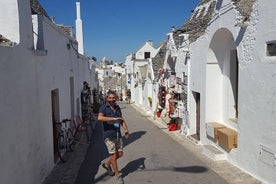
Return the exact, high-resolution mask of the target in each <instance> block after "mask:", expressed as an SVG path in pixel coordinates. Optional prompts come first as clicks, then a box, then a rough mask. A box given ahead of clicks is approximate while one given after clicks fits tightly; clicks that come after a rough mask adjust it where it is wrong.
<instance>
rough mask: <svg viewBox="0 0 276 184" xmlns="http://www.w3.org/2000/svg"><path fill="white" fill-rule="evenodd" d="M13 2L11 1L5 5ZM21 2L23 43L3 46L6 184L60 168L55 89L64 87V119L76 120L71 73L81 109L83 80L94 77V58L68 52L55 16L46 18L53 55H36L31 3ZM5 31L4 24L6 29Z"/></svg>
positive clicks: (1, 160) (1, 158)
mask: <svg viewBox="0 0 276 184" xmlns="http://www.w3.org/2000/svg"><path fill="white" fill-rule="evenodd" d="M9 2H10V0H5V1H4V2H3V1H2V2H1V3H0V4H1V5H2V4H3V3H4V4H5V3H7V4H9ZM16 3H18V7H19V30H20V35H18V38H20V42H19V45H18V46H15V47H3V46H0V53H1V58H0V60H1V62H0V69H1V72H0V84H1V86H2V87H1V90H0V102H1V107H0V108H1V110H0V117H1V118H2V123H1V125H0V141H1V151H0V165H1V168H0V170H1V172H0V173H1V174H0V183H5V184H14V183H28V184H37V183H41V182H42V181H43V180H44V178H45V177H46V176H47V175H48V174H49V173H50V171H51V169H52V168H53V167H54V155H53V153H54V151H53V127H52V109H51V91H52V90H54V89H56V88H58V89H59V110H60V119H63V118H70V117H71V103H70V99H71V96H70V82H69V81H70V77H74V87H75V88H74V99H75V107H74V110H75V112H77V103H76V102H77V98H79V95H80V90H81V88H82V82H83V81H84V80H87V81H91V77H90V76H91V75H90V71H89V69H88V68H89V67H88V59H86V58H84V57H83V56H79V57H78V56H77V54H76V52H75V51H74V50H73V49H72V48H71V49H70V50H68V49H67V46H66V45H67V43H68V42H69V40H70V38H69V37H68V36H66V35H65V33H64V32H62V31H61V30H59V29H58V28H56V27H55V26H54V25H53V24H52V23H51V22H50V21H49V20H46V19H44V20H43V27H44V41H45V42H44V43H45V49H46V50H47V54H42V55H40V54H41V52H39V53H40V54H37V52H36V53H35V52H34V51H33V50H32V48H34V44H33V43H34V41H33V32H32V20H31V12H30V1H29V0H20V1H18V2H16ZM16 3H15V4H16ZM9 5H10V4H9ZM12 6H14V4H13V5H12ZM16 10H17V9H16V8H14V7H13V8H11V9H10V11H14V12H11V13H10V14H9V15H10V16H9V17H13V16H14V15H15V16H17V14H18V12H17V11H16ZM3 19H6V20H7V17H6V16H5V15H3V14H2V13H0V20H3ZM33 23H34V24H37V23H36V22H35V21H34V22H33ZM34 27H35V26H34ZM2 30H3V26H0V33H2ZM43 53H45V52H43ZM91 84H92V83H91Z"/></svg>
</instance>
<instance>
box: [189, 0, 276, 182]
mask: <svg viewBox="0 0 276 184" xmlns="http://www.w3.org/2000/svg"><path fill="white" fill-rule="evenodd" d="M229 3H231V1H230V0H227V1H223V4H222V7H228V6H229V5H231V4H229ZM275 5H276V2H275V1H273V0H265V1H256V3H255V6H254V11H253V12H252V14H251V17H250V25H249V26H248V27H247V28H246V29H244V30H242V29H241V28H240V27H235V26H234V25H235V24H236V22H235V20H236V16H237V11H234V10H230V11H227V12H224V13H222V12H221V14H220V17H218V18H217V19H215V21H213V22H212V24H211V25H210V26H209V27H208V32H207V33H206V34H205V35H204V36H202V37H201V38H199V39H198V40H197V41H196V42H194V43H192V44H191V47H190V49H191V81H190V83H189V85H190V88H191V90H190V93H191V92H199V93H200V95H201V96H200V101H201V106H200V112H201V113H200V122H201V131H200V135H201V144H212V142H211V141H210V140H209V139H207V138H206V130H205V123H206V122H208V121H212V120H218V121H219V120H220V121H221V123H224V124H226V125H227V126H229V127H231V128H233V129H236V130H237V131H238V148H237V149H232V150H231V151H230V152H226V154H227V159H228V161H230V162H232V163H233V164H235V165H237V166H238V167H240V168H241V169H242V170H244V171H247V172H249V173H251V174H252V175H253V176H255V177H257V178H259V179H260V180H262V181H264V182H265V183H275V181H276V167H275V159H274V158H273V157H275V156H273V155H275V154H276V144H275V142H276V136H275V135H276V127H275V126H274V125H275V119H276V115H275V103H274V102H275V100H276V96H275V91H276V85H275V69H276V59H275V57H267V56H266V43H267V42H270V41H274V40H275V38H276V36H275V35H276V31H275V30H276V25H275V24H274V20H275V18H276V15H275V13H273V12H274V8H273V7H275ZM229 9H231V8H229ZM218 31H222V32H223V35H224V36H225V37H224V38H227V39H228V40H225V41H223V40H224V39H219V38H220V36H218V34H217V33H219V32H218ZM243 31H245V32H244V33H243ZM223 35H222V36H223ZM231 37H232V38H233V40H234V41H231ZM221 38H223V37H221ZM213 39H218V40H217V41H215V42H212V41H214V40H213ZM214 43H215V45H214ZM220 43H224V45H223V47H220V46H219V44H220ZM233 44H234V45H235V46H236V48H237V54H238V60H239V93H238V100H239V102H238V107H239V108H238V110H239V116H238V123H237V124H236V123H232V124H231V122H230V121H227V113H226V111H227V112H230V113H231V109H227V110H225V109H214V108H216V107H217V106H218V107H224V108H228V107H230V105H231V104H229V102H228V100H230V101H231V98H232V97H231V96H227V95H226V93H227V90H226V89H225V88H223V87H222V86H221V84H226V85H228V84H227V81H225V79H226V80H227V76H226V78H223V77H221V78H216V76H219V75H218V73H220V72H223V71H221V69H223V70H225V71H226V70H229V68H228V69H227V67H229V65H228V64H227V63H225V62H228V61H229V57H230V56H223V59H221V58H220V56H218V55H214V53H212V52H211V51H210V49H211V50H216V51H217V53H216V54H227V52H228V54H229V50H231V49H233ZM215 47H216V48H220V49H221V51H219V50H218V49H213V48H215ZM221 60H223V64H224V66H223V67H222V68H214V67H215V66H216V65H213V67H206V63H208V62H212V61H213V62H217V61H221ZM220 75H221V74H220ZM228 77H229V76H228ZM216 80H220V81H217V82H216ZM208 81H209V82H208ZM210 81H212V82H210ZM228 86H229V85H228ZM220 90H222V91H220ZM216 94H217V95H221V98H217V97H215V96H216ZM212 96H213V97H212ZM219 99H220V100H219ZM190 100H191V105H190V117H191V119H190V122H191V124H192V129H194V130H195V111H194V107H195V102H194V99H193V98H191V99H190ZM225 104H226V105H225ZM227 104H228V105H229V106H228V105H227ZM215 111H216V112H217V114H215V113H214V112H215ZM262 147H265V150H264V149H262ZM218 148H219V149H220V147H218ZM266 151H268V152H266ZM265 152H266V154H268V155H269V156H268V157H265V156H264V155H265V154H264V153H265Z"/></svg>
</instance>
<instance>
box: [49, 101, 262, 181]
mask: <svg viewBox="0 0 276 184" xmlns="http://www.w3.org/2000/svg"><path fill="white" fill-rule="evenodd" d="M119 105H120V106H121V109H122V112H123V115H124V118H125V120H126V122H127V124H128V126H129V130H130V131H131V137H130V138H129V139H128V140H125V149H124V156H123V158H121V159H120V160H119V162H118V164H119V169H120V170H121V172H122V176H123V177H124V180H125V183H136V184H143V183H158V184H169V183H170V184H172V183H174V184H183V183H189V184H192V183H205V184H206V183H220V184H222V183H230V182H229V181H230V180H232V181H233V182H237V181H239V182H247V183H258V182H257V181H254V179H253V178H251V177H250V176H247V175H246V174H243V173H240V174H239V173H236V174H238V176H237V177H236V179H238V180H235V179H234V178H232V179H231V178H228V180H229V181H226V180H225V178H223V177H222V176H220V175H218V174H216V173H215V172H214V171H213V170H212V169H211V168H209V166H208V165H207V163H206V162H204V161H202V159H200V158H198V157H197V156H196V154H194V153H193V152H191V151H190V150H188V149H186V148H185V147H184V146H181V144H179V143H178V141H177V140H176V139H172V137H171V136H168V135H167V134H166V133H164V131H167V130H166V128H162V126H157V125H156V124H155V123H154V122H153V121H151V120H150V118H149V117H148V116H147V115H146V113H140V112H138V111H137V109H136V108H135V106H133V105H129V104H126V103H122V102H120V103H119ZM162 130H163V131H162ZM169 133H170V132H169ZM189 144H192V143H189ZM194 146H196V145H194ZM86 148H87V152H85V151H86ZM73 155H74V156H73ZM107 156H108V154H107V150H106V148H105V145H104V143H103V141H102V126H101V124H100V123H97V125H96V127H95V131H94V134H93V137H92V142H91V143H90V144H89V145H87V144H86V143H85V141H84V143H81V144H79V145H78V147H77V150H76V153H72V157H71V161H69V163H65V164H63V165H62V164H58V166H57V169H54V170H53V172H52V174H51V175H50V176H49V177H48V178H47V179H46V181H45V182H44V184H48V183H49V184H50V183H51V184H55V183H64V184H65V183H66V184H69V183H75V184H92V183H113V181H114V177H110V176H109V175H108V174H107V173H106V172H105V170H104V169H103V168H102V167H101V161H102V160H103V159H105V158H107ZM66 164H67V166H66V167H67V168H66V167H65V165H66ZM209 164H210V163H209ZM58 167H60V168H62V167H63V169H58ZM75 167H77V168H75ZM229 171H230V170H229ZM226 175H227V174H226ZM241 175H243V178H241ZM232 177H233V176H232ZM243 179H244V180H243Z"/></svg>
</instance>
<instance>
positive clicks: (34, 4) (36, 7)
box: [30, 0, 50, 19]
mask: <svg viewBox="0 0 276 184" xmlns="http://www.w3.org/2000/svg"><path fill="white" fill-rule="evenodd" d="M30 4H31V10H32V14H38V15H44V16H45V17H48V18H49V19H50V17H49V16H48V14H47V12H46V11H45V9H44V8H43V7H42V6H41V4H40V3H39V1H38V0H30Z"/></svg>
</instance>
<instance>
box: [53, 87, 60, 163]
mask: <svg viewBox="0 0 276 184" xmlns="http://www.w3.org/2000/svg"><path fill="white" fill-rule="evenodd" d="M51 102H52V103H51V105H52V127H53V145H54V162H55V163H56V162H57V160H58V152H57V128H56V122H59V119H60V115H59V91H58V89H54V90H52V91H51Z"/></svg>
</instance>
